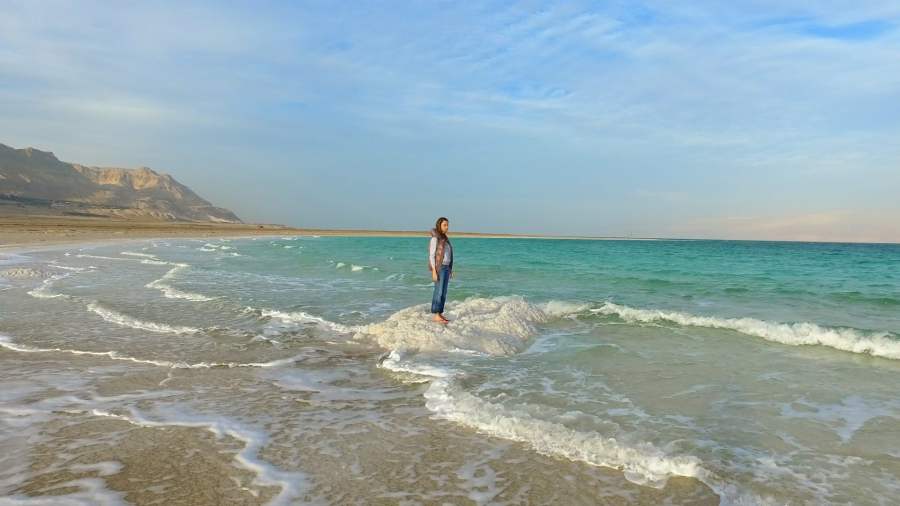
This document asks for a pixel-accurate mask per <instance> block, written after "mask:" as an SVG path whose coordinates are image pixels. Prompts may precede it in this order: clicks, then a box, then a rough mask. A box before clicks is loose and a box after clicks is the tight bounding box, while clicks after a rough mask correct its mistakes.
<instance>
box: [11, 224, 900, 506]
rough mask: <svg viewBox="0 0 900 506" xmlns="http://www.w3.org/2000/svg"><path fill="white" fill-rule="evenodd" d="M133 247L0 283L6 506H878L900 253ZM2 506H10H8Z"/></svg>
mask: <svg viewBox="0 0 900 506" xmlns="http://www.w3.org/2000/svg"><path fill="white" fill-rule="evenodd" d="M454 245H455V252H456V254H457V262H456V264H457V269H456V270H457V272H456V277H455V278H454V279H453V280H452V281H451V288H450V297H449V304H448V311H447V312H446V314H447V316H448V317H449V318H450V319H451V320H452V323H451V324H450V325H449V326H448V327H442V326H439V325H437V324H434V323H432V322H430V321H429V319H428V318H429V315H428V314H427V306H426V303H427V302H428V301H429V300H430V295H431V286H432V285H431V283H430V278H429V273H428V272H427V269H425V267H424V266H425V262H426V250H427V240H426V239H414V238H338V237H312V236H310V237H296V238H271V239H270V238H255V239H235V240H210V241H204V240H171V241H169V240H167V241H161V240H156V241H134V242H129V243H121V244H116V245H105V246H92V247H69V248H61V249H59V250H58V251H42V252H34V253H23V254H18V255H9V254H8V255H4V256H2V257H0V364H2V367H0V384H2V385H3V389H2V392H0V495H3V496H5V497H6V499H5V500H6V501H11V502H13V503H15V504H19V503H23V504H32V503H34V504H65V503H68V504H97V503H109V504H118V503H141V504H154V503H157V504H221V503H223V502H234V503H247V504H257V503H259V504H262V503H272V504H295V503H340V504H348V503H349V504H352V503H358V504H371V503H384V504H396V503H451V504H472V503H475V504H521V503H534V504H539V503H566V504H621V503H623V502H627V503H635V504H659V503H663V502H667V503H671V504H698V503H700V504H704V503H705V504H718V503H722V504H766V503H771V504H785V503H787V504H822V503H848V502H852V503H854V504H889V503H890V502H891V501H892V500H893V498H895V497H897V496H900V450H898V448H900V397H898V396H897V394H896V391H897V384H898V382H897V377H898V373H900V337H898V336H900V317H898V314H900V246H896V245H838V244H800V243H757V242H727V241H723V242H717V241H565V240H558V241H557V240H513V239H456V240H455V241H454ZM2 501H3V499H0V502H2Z"/></svg>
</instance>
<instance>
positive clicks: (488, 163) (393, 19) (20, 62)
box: [0, 0, 900, 242]
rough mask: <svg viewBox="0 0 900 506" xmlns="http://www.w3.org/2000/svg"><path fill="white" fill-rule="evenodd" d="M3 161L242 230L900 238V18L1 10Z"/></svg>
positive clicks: (752, 10)
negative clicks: (141, 174)
mask: <svg viewBox="0 0 900 506" xmlns="http://www.w3.org/2000/svg"><path fill="white" fill-rule="evenodd" d="M2 5H3V13H4V14H3V16H2V17H0V143H4V144H7V145H11V146H14V147H17V148H23V147H26V146H34V147H36V148H39V149H44V150H49V151H53V152H54V153H55V154H56V155H57V156H58V157H59V158H60V159H62V160H65V161H70V162H77V163H82V164H87V165H99V166H119V167H139V166H149V167H152V168H154V169H156V170H159V171H162V172H167V173H170V174H172V175H173V176H174V177H175V178H176V179H178V180H179V181H181V182H182V183H184V184H186V185H188V186H189V187H191V188H192V189H193V190H194V191H196V192H197V193H198V194H200V195H201V196H202V197H204V198H206V199H207V200H210V201H211V202H213V203H214V204H216V205H219V206H223V207H227V208H229V209H231V210H233V211H234V212H236V213H237V214H238V215H239V216H240V217H241V218H243V219H244V220H245V221H248V222H261V223H282V224H288V225H293V226H301V227H321V228H329V227H333V228H370V229H372V228H374V229H391V230H426V229H428V228H430V227H431V226H433V224H434V220H435V218H437V217H438V216H447V217H449V218H450V223H451V231H452V230H464V231H472V232H508V233H536V234H551V235H590V236H631V237H683V238H725V239H779V240H818V241H830V240H840V241H872V242H900V198H898V196H900V2H896V1H893V0H890V1H882V2H870V1H866V0H861V1H854V2H849V1H847V2H843V1H828V0H825V1H820V2H794V1H791V0H778V1H752V0H751V1H742V2H725V1H719V2H706V1H703V0H699V1H690V2H672V1H659V2H655V1H651V2H575V1H573V2H515V3H513V2H480V1H465V2H458V1H415V2H403V1H391V2H383V1H382V2H368V1H352V2H333V1H331V2H318V1H309V2H264V1H257V2H208V3H206V2H171V3H167V2H124V1H123V2H91V1H77V2H74V1H73V2H55V1H52V0H48V1H41V2H32V1H22V2H19V1H7V0H3V1H2Z"/></svg>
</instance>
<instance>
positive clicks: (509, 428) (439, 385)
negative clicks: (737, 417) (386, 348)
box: [380, 351, 709, 487]
mask: <svg viewBox="0 0 900 506" xmlns="http://www.w3.org/2000/svg"><path fill="white" fill-rule="evenodd" d="M380 367H382V368H385V369H388V370H391V371H395V372H403V373H412V374H418V375H423V376H426V377H429V378H430V379H431V384H430V385H429V387H428V389H427V390H426V391H425V394H424V395H425V399H426V406H427V407H428V409H429V410H430V411H432V412H433V413H434V414H435V416H437V417H439V418H443V419H446V420H451V421H454V422H457V423H459V424H462V425H465V426H467V427H471V428H473V429H476V430H478V431H480V432H483V433H486V434H490V435H492V436H496V437H501V438H504V439H510V440H513V441H520V442H523V443H526V444H528V445H530V446H531V447H532V448H534V449H535V450H536V451H538V452H540V453H543V454H545V455H550V456H555V457H563V458H566V459H570V460H576V461H581V462H585V463H588V464H591V465H596V466H602V467H609V468H615V469H620V470H622V471H623V473H624V474H625V478H626V479H628V480H629V481H632V482H634V483H638V484H640V485H648V486H653V487H662V486H664V485H665V483H666V481H667V479H668V478H669V477H670V476H688V477H693V478H698V479H703V478H706V477H707V476H708V475H709V472H708V471H707V470H706V469H704V468H703V466H702V465H701V464H702V463H701V461H700V460H699V459H698V458H696V457H694V456H690V455H684V456H671V455H667V454H666V453H665V452H663V451H662V450H660V449H658V448H656V447H655V446H654V445H652V444H651V443H646V442H644V443H638V444H626V443H622V442H619V441H617V440H616V439H614V438H608V437H604V436H602V435H600V434H598V433H596V432H579V431H576V430H573V429H570V428H568V427H566V426H564V425H561V424H558V423H554V422H549V421H545V420H539V419H536V418H534V417H532V416H530V415H528V414H526V413H521V412H516V411H513V410H509V409H506V408H503V407H501V406H498V405H496V404H493V403H490V402H487V401H485V400H482V399H480V398H479V397H477V396H475V395H472V394H470V393H468V392H466V391H465V390H464V389H463V388H462V387H461V386H460V385H459V381H458V380H459V378H461V377H462V374H461V373H459V372H455V371H452V370H448V369H442V368H439V367H434V366H430V365H425V364H417V363H415V362H412V361H408V360H404V358H403V355H402V354H401V353H399V352H396V351H393V352H391V353H390V354H389V355H388V356H387V357H386V358H385V359H384V360H383V361H382V362H381V364H380Z"/></svg>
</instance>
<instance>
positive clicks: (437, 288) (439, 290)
mask: <svg viewBox="0 0 900 506" xmlns="http://www.w3.org/2000/svg"><path fill="white" fill-rule="evenodd" d="M449 281H450V266H449V265H442V266H441V268H440V269H439V270H438V280H437V282H435V284H434V295H432V296H431V312H432V313H443V312H444V302H446V301H447V283H448V282H449Z"/></svg>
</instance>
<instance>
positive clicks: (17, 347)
mask: <svg viewBox="0 0 900 506" xmlns="http://www.w3.org/2000/svg"><path fill="white" fill-rule="evenodd" d="M0 347H2V348H6V349H8V350H11V351H17V352H19V353H66V354H69V355H87V356H92V357H106V358H108V359H110V360H121V361H125V362H134V363H137V364H147V365H154V366H158V367H166V368H171V369H219V368H224V369H233V368H242V367H254V368H255V367H260V368H271V367H281V366H285V365H290V364H294V363H296V362H299V361H301V360H304V359H306V358H309V357H308V355H307V354H305V353H301V354H299V355H294V356H291V357H287V358H279V359H275V360H270V361H268V362H195V363H188V362H173V361H169V360H151V359H142V358H135V357H129V356H127V355H122V354H120V353H118V352H115V351H84V350H72V349H67V348H35V347H33V346H27V345H23V344H17V343H14V342H12V340H11V339H10V338H9V337H8V336H4V335H2V334H0Z"/></svg>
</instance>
